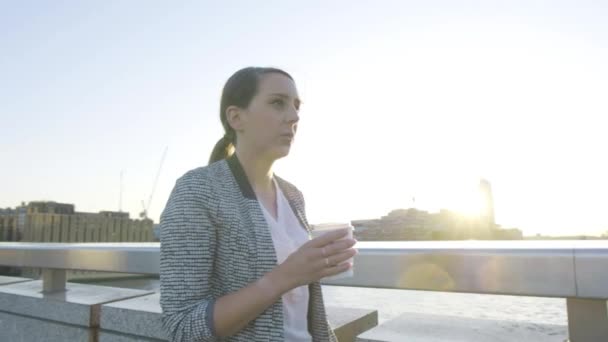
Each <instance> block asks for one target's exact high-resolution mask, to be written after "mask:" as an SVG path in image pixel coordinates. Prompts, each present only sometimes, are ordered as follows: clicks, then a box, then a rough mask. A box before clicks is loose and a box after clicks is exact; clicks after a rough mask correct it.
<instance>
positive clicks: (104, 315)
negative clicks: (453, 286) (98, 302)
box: [99, 293, 378, 342]
mask: <svg viewBox="0 0 608 342" xmlns="http://www.w3.org/2000/svg"><path fill="white" fill-rule="evenodd" d="M161 313H162V309H161V307H160V294H159V293H155V294H151V295H147V296H142V297H137V298H131V299H127V300H122V301H119V302H112V303H108V304H104V305H102V306H101V316H100V332H99V341H100V342H110V341H124V342H134V341H166V339H167V336H166V334H165V333H164V331H163V330H162V323H161ZM327 315H328V320H329V323H330V324H331V326H332V328H334V331H335V333H336V335H337V336H338V339H339V341H340V342H354V341H355V337H356V336H357V335H358V334H360V333H361V332H364V331H366V330H368V329H371V328H372V327H375V326H376V325H378V312H377V311H376V310H367V309H350V308H339V307H328V308H327Z"/></svg>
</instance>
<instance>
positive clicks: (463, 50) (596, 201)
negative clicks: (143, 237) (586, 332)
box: [0, 1, 608, 235]
mask: <svg viewBox="0 0 608 342" xmlns="http://www.w3.org/2000/svg"><path fill="white" fill-rule="evenodd" d="M260 3H263V4H264V5H260ZM420 3H422V4H420ZM456 3H457V2H455V1H424V2H422V1H418V2H413V1H411V2H406V1H394V2H382V1H373V2H372V1H361V2H360V3H357V2H353V1H306V2H302V1H264V2H254V1H242V2H235V1H224V2H221V7H218V5H217V3H213V2H206V1H190V2H187V1H182V2H168V1H162V2H160V1H159V2H155V1H96V2H93V1H82V2H77V1H12V2H11V1H5V2H1V3H0V49H1V53H0V128H1V133H0V158H1V159H0V160H1V163H2V164H1V167H0V207H14V206H16V205H18V204H19V203H20V202H21V201H33V200H54V201H59V202H69V203H74V204H76V208H77V210H80V211H99V210H117V209H118V206H119V197H120V196H119V193H120V190H119V189H120V173H121V170H124V181H123V183H124V191H123V209H124V210H127V211H129V212H130V213H131V216H132V217H135V216H137V215H138V213H139V212H140V211H141V208H142V206H141V200H143V199H146V200H147V198H148V196H149V195H150V192H151V191H152V186H153V183H154V177H155V175H156V172H157V170H158V166H159V163H160V160H161V156H162V154H163V151H164V149H165V147H167V146H168V153H167V157H166V159H165V162H164V165H163V168H162V171H161V174H160V178H159V182H158V186H157V189H156V193H155V194H154V198H153V200H152V203H151V206H150V215H151V217H152V218H153V219H154V220H155V221H157V220H158V217H159V215H160V212H161V211H162V209H163V208H164V206H165V204H166V201H167V198H168V195H169V192H170V191H171V189H172V187H173V185H174V184H175V180H176V179H177V178H178V177H179V176H181V175H182V174H183V173H185V172H186V171H188V170H190V169H192V168H195V167H198V166H202V165H205V164H206V162H207V159H208V156H209V153H210V151H211V148H212V147H213V144H214V143H215V142H216V141H217V139H218V138H219V137H220V136H221V135H222V134H223V132H222V128H221V125H220V123H219V114H218V108H219V97H220V91H221V88H222V86H223V84H224V82H225V80H226V79H227V78H228V77H229V76H230V75H231V74H232V73H233V72H234V71H236V70H238V69H239V68H241V67H244V66H250V65H257V66H276V67H281V68H284V69H285V70H287V71H288V72H290V73H291V74H292V75H293V76H294V78H295V79H296V82H297V85H298V88H299V91H300V95H301V96H302V99H303V101H304V103H303V105H302V110H301V113H300V114H301V123H300V127H299V131H298V136H297V138H296V142H295V145H294V147H293V149H292V153H291V154H290V156H289V157H288V158H286V159H284V160H281V161H279V162H278V163H277V165H276V170H275V171H276V173H277V174H279V175H282V176H283V177H284V178H287V179H288V180H290V181H292V182H293V183H295V184H296V185H297V186H298V187H299V188H300V189H301V190H302V191H303V192H304V194H305V196H306V201H307V210H308V216H309V219H310V221H312V222H313V223H317V222H322V221H334V220H346V219H366V218H377V217H380V216H382V215H385V214H386V213H388V212H389V211H390V210H392V209H396V208H407V207H410V206H412V205H413V203H412V197H415V198H416V202H415V206H416V207H418V208H421V209H426V210H431V211H435V210H438V209H439V208H451V209H456V210H465V211H466V210H468V211H471V210H473V208H474V198H475V194H476V191H477V183H478V179H479V177H484V178H486V179H488V180H489V181H490V182H491V184H492V188H493V191H494V198H495V206H496V219H497V222H498V223H500V224H502V225H503V226H506V227H519V228H521V229H523V230H524V233H525V234H527V235H531V234H536V233H543V234H584V233H587V234H589V233H595V234H597V233H600V232H603V231H606V230H608V204H607V198H608V163H607V162H606V157H605V155H606V147H607V146H608V134H606V131H607V127H608V124H605V123H604V122H605V121H606V117H607V114H608V95H607V94H608V63H606V61H608V20H606V18H608V7H607V6H608V5H607V4H608V2H603V1H569V2H564V1H497V2H492V1H463V2H460V3H459V4H456Z"/></svg>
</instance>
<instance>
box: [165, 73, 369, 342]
mask: <svg viewBox="0 0 608 342" xmlns="http://www.w3.org/2000/svg"><path fill="white" fill-rule="evenodd" d="M299 108H300V99H299V98H298V92H297V90H296V86H295V83H294V81H293V78H292V77H291V76H290V75H289V74H287V73H286V72H284V71H282V70H278V69H274V68H253V67H251V68H245V69H242V70H239V71H238V72H236V73H235V74H234V75H233V76H232V77H230V79H228V81H227V82H226V85H225V86H224V90H223V93H222V98H221V104H220V119H221V122H222V125H223V126H224V130H225V135H224V137H223V138H222V139H220V141H219V142H218V143H217V144H216V146H215V148H214V149H213V152H212V154H211V158H210V161H209V162H210V163H209V165H207V166H205V167H200V168H196V169H194V170H191V171H188V172H186V173H185V174H184V175H183V176H182V177H180V178H179V179H178V180H177V182H176V184H175V187H174V189H173V191H172V192H171V195H170V197H169V200H168V202H167V205H166V207H165V209H164V211H163V213H162V215H161V219H160V224H161V253H160V281H161V289H160V291H161V292H160V303H161V306H162V310H163V314H162V322H163V327H164V329H165V331H166V333H167V335H168V337H169V340H171V341H215V340H224V341H247V342H250V341H336V340H337V339H336V337H335V335H334V333H333V331H332V329H331V327H330V326H329V323H328V321H327V317H326V313H325V308H324V303H323V296H322V292H321V286H320V284H319V279H321V278H323V277H326V276H331V275H335V274H338V273H341V272H344V271H346V270H348V269H349V268H350V267H352V265H351V264H350V263H348V262H345V261H346V260H347V259H349V258H351V257H353V256H354V255H355V254H356V253H357V251H356V249H354V248H352V246H353V245H354V244H355V242H356V241H355V240H354V239H343V238H344V237H345V236H346V234H347V230H343V231H337V232H332V233H327V234H325V235H323V236H321V237H318V238H316V239H312V240H311V239H310V227H309V225H308V223H307V220H306V216H305V213H304V198H303V196H302V193H301V192H300V191H299V190H298V189H297V188H296V187H295V186H293V185H292V184H290V183H288V182H287V181H285V180H283V179H281V178H279V177H277V176H276V175H274V173H273V171H272V165H273V163H274V161H275V160H277V159H279V158H282V157H285V156H287V154H288V153H289V150H290V148H291V144H292V143H293V140H294V136H295V133H296V128H297V124H298V120H299ZM337 240H340V241H337Z"/></svg>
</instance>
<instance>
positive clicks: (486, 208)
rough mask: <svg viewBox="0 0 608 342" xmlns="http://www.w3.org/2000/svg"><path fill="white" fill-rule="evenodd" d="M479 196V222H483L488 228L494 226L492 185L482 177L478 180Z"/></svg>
mask: <svg viewBox="0 0 608 342" xmlns="http://www.w3.org/2000/svg"><path fill="white" fill-rule="evenodd" d="M479 196H480V199H481V208H480V212H479V218H480V221H481V223H482V224H485V225H486V226H487V227H488V228H494V227H496V221H495V219H494V198H493V197H492V187H491V186H490V182H488V181H487V180H485V179H483V178H482V179H481V180H480V181H479Z"/></svg>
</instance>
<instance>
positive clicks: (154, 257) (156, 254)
mask: <svg viewBox="0 0 608 342" xmlns="http://www.w3.org/2000/svg"><path fill="white" fill-rule="evenodd" d="M356 248H357V249H358V251H359V254H358V255H357V256H355V259H354V276H353V277H350V278H345V279H339V280H331V281H329V280H324V281H323V284H327V285H342V286H361V287H374V288H392V289H410V290H431V291H447V292H469V293H481V294H505V295H518V296H544V297H562V298H567V307H568V322H569V323H568V325H569V332H570V338H571V339H572V340H573V341H595V340H596V339H597V338H605V340H608V312H607V309H606V299H608V272H607V271H606V270H608V241H603V240H594V241H563V240H560V241H433V242H421V241H407V242H402V241H398V242H397V241H396V242H368V241H362V242H358V243H357V246H356ZM159 263H160V243H158V242H149V243H147V242H140V243H30V242H0V265H6V266H13V267H34V268H42V269H43V285H44V289H43V290H44V291H60V290H64V289H65V286H66V270H88V271H103V272H118V273H134V274H149V275H158V274H159ZM580 313H593V315H586V314H585V315H582V314H580ZM583 316H585V317H583ZM587 316H589V317H587Z"/></svg>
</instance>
